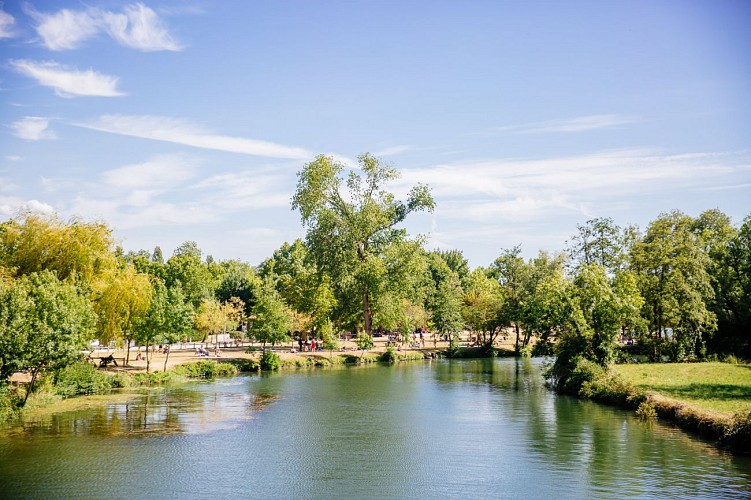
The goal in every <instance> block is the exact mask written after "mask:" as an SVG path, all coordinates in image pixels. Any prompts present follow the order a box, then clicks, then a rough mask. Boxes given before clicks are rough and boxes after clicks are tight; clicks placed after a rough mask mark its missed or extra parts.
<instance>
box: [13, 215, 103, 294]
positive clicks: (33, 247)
mask: <svg viewBox="0 0 751 500" xmlns="http://www.w3.org/2000/svg"><path fill="white" fill-rule="evenodd" d="M113 250H114V249H113V237H112V230H111V229H110V228H109V227H108V226H107V225H106V224H104V223H102V222H84V221H82V220H80V219H71V220H70V221H68V222H65V221H63V220H61V219H60V218H59V217H58V216H57V215H40V214H35V213H31V212H26V213H22V214H21V215H19V216H18V217H15V218H13V219H11V220H9V221H7V222H4V223H2V224H0V266H3V267H5V268H6V269H7V270H8V271H9V272H10V273H12V275H13V276H23V275H25V274H30V273H34V272H37V273H38V272H42V271H54V272H55V273H56V275H57V278H58V279H59V280H62V281H65V280H67V279H69V278H70V279H73V280H76V282H77V283H81V284H86V285H88V286H91V285H93V284H95V283H96V282H97V281H98V280H99V279H100V278H101V277H102V276H103V275H104V274H107V273H108V272H110V271H111V270H112V269H114V268H115V267H116V265H117V260H116V259H115V255H114V253H113Z"/></svg>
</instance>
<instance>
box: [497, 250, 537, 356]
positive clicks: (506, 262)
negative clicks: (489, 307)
mask: <svg viewBox="0 0 751 500" xmlns="http://www.w3.org/2000/svg"><path fill="white" fill-rule="evenodd" d="M489 272H490V275H491V276H493V277H494V278H495V279H496V280H498V283H499V284H500V285H501V287H502V288H503V294H504V301H503V305H502V310H501V315H502V317H503V322H504V323H506V324H509V325H512V326H513V327H514V332H515V333H516V342H515V349H516V352H519V349H520V346H519V337H520V333H521V329H522V326H523V324H524V320H525V318H524V314H525V307H526V303H527V302H528V300H529V280H530V274H531V271H530V268H529V266H528V265H527V264H526V263H525V262H524V259H523V258H522V257H521V247H520V246H518V245H517V246H515V247H513V248H511V249H506V250H503V251H502V252H501V255H500V257H498V258H497V259H496V260H495V262H493V264H491V266H490V271H489Z"/></svg>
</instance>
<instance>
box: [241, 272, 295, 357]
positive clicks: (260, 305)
mask: <svg viewBox="0 0 751 500" xmlns="http://www.w3.org/2000/svg"><path fill="white" fill-rule="evenodd" d="M253 316H254V318H253V320H252V323H251V327H250V332H251V333H252V335H253V337H254V338H255V339H256V340H257V341H259V342H262V343H263V344H264V345H266V343H272V344H275V343H279V342H283V341H286V340H288V339H289V335H288V333H289V331H290V325H291V311H290V310H289V307H287V305H286V304H285V303H284V301H283V300H282V298H281V297H280V296H279V292H277V291H276V289H275V288H274V285H273V282H272V278H271V277H269V278H267V279H266V280H265V281H264V285H263V288H262V289H261V293H260V294H259V295H258V299H257V301H256V304H255V306H253Z"/></svg>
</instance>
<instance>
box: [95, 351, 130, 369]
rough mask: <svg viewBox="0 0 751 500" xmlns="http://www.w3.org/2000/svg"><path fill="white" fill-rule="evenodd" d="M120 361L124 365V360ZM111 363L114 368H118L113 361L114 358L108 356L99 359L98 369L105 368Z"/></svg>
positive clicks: (115, 361)
mask: <svg viewBox="0 0 751 500" xmlns="http://www.w3.org/2000/svg"><path fill="white" fill-rule="evenodd" d="M120 361H121V362H122V363H123V364H124V363H125V358H120ZM110 363H112V364H113V365H115V366H120V365H118V364H117V360H116V359H115V356H113V355H112V354H110V355H109V356H106V357H104V358H99V367H100V368H107V366H108V365H109V364H110Z"/></svg>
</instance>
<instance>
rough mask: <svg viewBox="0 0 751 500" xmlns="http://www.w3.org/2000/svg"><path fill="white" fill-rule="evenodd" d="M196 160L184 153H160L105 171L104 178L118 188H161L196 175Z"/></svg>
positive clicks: (110, 184)
mask: <svg viewBox="0 0 751 500" xmlns="http://www.w3.org/2000/svg"><path fill="white" fill-rule="evenodd" d="M196 172H197V166H196V165H195V162H194V161H192V160H190V159H188V158H187V157H185V156H183V155H159V156H157V157H155V158H152V159H151V160H149V161H146V162H143V163H138V164H133V165H126V166H123V167H119V168H115V169H112V170H107V171H106V172H103V173H102V175H101V177H102V180H103V181H104V182H105V184H107V185H108V186H111V187H114V188H117V189H148V190H161V189H168V188H172V187H174V186H178V185H181V184H183V183H185V182H186V181H188V180H190V179H192V178H194V177H195V176H196Z"/></svg>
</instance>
